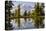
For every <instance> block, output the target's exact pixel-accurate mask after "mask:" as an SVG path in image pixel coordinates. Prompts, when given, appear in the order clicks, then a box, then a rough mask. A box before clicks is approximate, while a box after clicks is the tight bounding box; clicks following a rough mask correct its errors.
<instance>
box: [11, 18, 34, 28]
mask: <svg viewBox="0 0 46 31" xmlns="http://www.w3.org/2000/svg"><path fill="white" fill-rule="evenodd" d="M20 22H21V24H20V29H32V28H34V25H33V24H32V21H31V20H30V21H28V19H27V22H25V20H24V19H23V18H21V19H20ZM11 23H12V25H13V28H14V29H19V27H18V26H17V22H16V23H15V20H14V21H13V20H12V22H11Z"/></svg>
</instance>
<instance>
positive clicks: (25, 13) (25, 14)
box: [24, 11, 27, 22]
mask: <svg viewBox="0 0 46 31" xmlns="http://www.w3.org/2000/svg"><path fill="white" fill-rule="evenodd" d="M24 16H27V11H25V12H24ZM24 19H25V22H26V21H27V18H24Z"/></svg>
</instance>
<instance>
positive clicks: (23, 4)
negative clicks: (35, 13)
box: [12, 1, 35, 14]
mask: <svg viewBox="0 0 46 31" xmlns="http://www.w3.org/2000/svg"><path fill="white" fill-rule="evenodd" d="M12 3H13V4H14V7H13V10H15V8H16V6H18V4H20V8H21V11H20V12H21V14H23V13H24V11H25V10H27V11H31V10H32V9H34V6H35V3H34V2H23V1H13V2H12ZM13 10H12V11H13Z"/></svg>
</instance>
